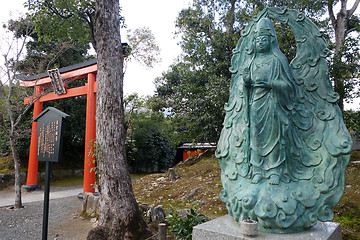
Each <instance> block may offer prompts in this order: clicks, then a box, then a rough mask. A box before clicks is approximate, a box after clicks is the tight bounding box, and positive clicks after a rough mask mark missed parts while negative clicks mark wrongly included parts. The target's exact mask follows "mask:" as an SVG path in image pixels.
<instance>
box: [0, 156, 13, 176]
mask: <svg viewBox="0 0 360 240" xmlns="http://www.w3.org/2000/svg"><path fill="white" fill-rule="evenodd" d="M12 172H14V160H13V158H12V157H11V155H8V156H4V157H0V174H1V173H12Z"/></svg>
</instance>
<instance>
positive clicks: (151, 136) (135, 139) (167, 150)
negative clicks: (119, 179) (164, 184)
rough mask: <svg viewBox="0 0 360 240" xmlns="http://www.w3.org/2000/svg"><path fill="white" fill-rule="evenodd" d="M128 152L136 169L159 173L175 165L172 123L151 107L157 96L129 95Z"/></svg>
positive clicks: (126, 107)
mask: <svg viewBox="0 0 360 240" xmlns="http://www.w3.org/2000/svg"><path fill="white" fill-rule="evenodd" d="M124 101H125V128H126V135H127V137H126V151H127V159H128V163H129V166H130V168H131V170H132V171H133V172H159V171H161V170H166V169H167V168H168V167H170V166H171V165H172V164H173V159H174V155H175V148H174V144H173V141H172V139H173V134H172V131H171V123H170V121H169V119H167V118H166V117H165V116H164V114H163V113H162V112H159V111H154V110H153V109H152V108H151V105H153V104H154V103H153V101H154V99H153V98H147V99H146V98H142V97H139V96H138V95H137V94H132V95H130V96H128V97H126V98H125V100H124Z"/></svg>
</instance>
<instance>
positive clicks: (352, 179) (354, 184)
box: [334, 151, 360, 240]
mask: <svg viewBox="0 0 360 240" xmlns="http://www.w3.org/2000/svg"><path fill="white" fill-rule="evenodd" d="M334 213H335V217H334V222H338V223H340V224H341V229H342V234H343V239H344V240H355V239H356V240H359V239H360V151H353V152H352V154H351V161H350V163H349V165H348V167H347V168H346V185H345V191H344V195H343V196H342V198H341V200H340V202H339V203H338V204H337V205H336V206H335V207H334Z"/></svg>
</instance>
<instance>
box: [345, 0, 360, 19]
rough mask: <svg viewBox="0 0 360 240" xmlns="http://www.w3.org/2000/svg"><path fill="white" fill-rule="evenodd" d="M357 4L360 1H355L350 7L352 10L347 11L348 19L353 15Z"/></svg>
mask: <svg viewBox="0 0 360 240" xmlns="http://www.w3.org/2000/svg"><path fill="white" fill-rule="evenodd" d="M359 3H360V0H356V1H355V2H354V5H353V6H352V8H351V9H350V10H348V11H347V14H348V17H349V18H350V17H351V16H352V15H353V14H354V12H355V11H356V9H357V8H358V6H359Z"/></svg>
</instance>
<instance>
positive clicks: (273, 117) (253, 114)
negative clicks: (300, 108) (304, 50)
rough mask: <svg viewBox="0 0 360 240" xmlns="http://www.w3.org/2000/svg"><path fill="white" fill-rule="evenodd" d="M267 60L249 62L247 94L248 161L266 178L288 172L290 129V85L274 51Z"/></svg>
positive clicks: (284, 174) (281, 175)
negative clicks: (248, 126)
mask: <svg viewBox="0 0 360 240" xmlns="http://www.w3.org/2000/svg"><path fill="white" fill-rule="evenodd" d="M269 56H270V57H268V58H267V60H266V61H261V60H260V61H258V60H257V59H256V58H255V59H254V60H253V61H252V63H251V66H250V70H251V81H252V84H248V85H246V87H245V88H246V89H245V90H247V91H248V96H249V117H250V131H249V134H250V136H249V140H250V164H251V165H252V167H253V169H252V170H253V175H255V174H260V175H261V176H262V177H263V178H269V177H270V176H271V175H272V174H275V175H278V176H279V177H282V179H283V180H284V176H288V174H287V164H286V160H287V155H288V154H287V153H286V151H287V149H286V144H287V142H289V141H291V140H290V139H286V138H287V136H289V134H288V133H287V132H288V131H290V130H291V119H289V114H288V112H289V111H290V110H291V108H292V106H291V102H292V101H291V97H292V95H293V88H292V84H291V82H290V80H289V76H288V75H287V74H286V73H285V72H286V71H284V70H285V69H284V67H283V66H282V64H281V62H280V60H279V59H278V58H277V57H276V56H275V55H273V54H270V55H269Z"/></svg>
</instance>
